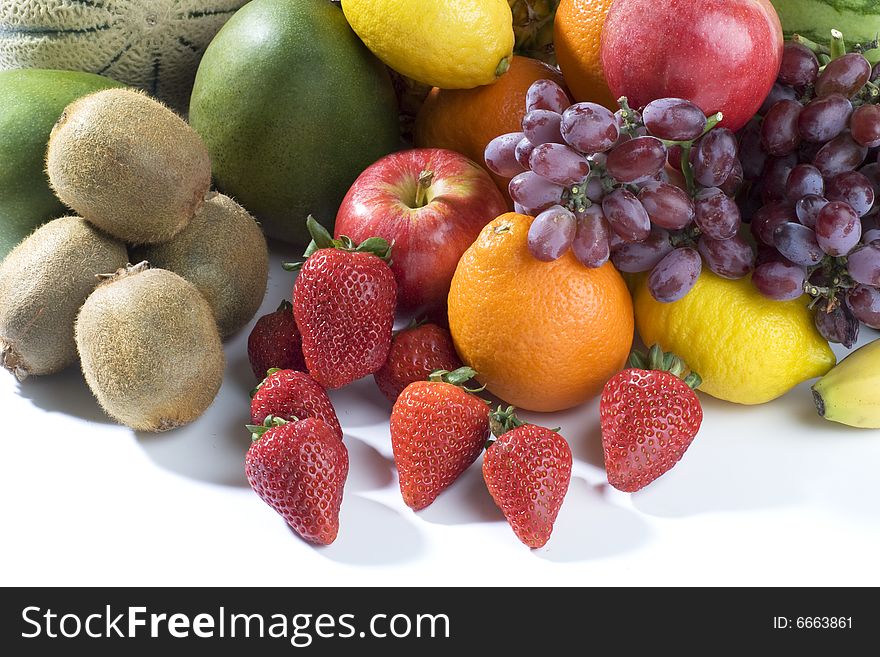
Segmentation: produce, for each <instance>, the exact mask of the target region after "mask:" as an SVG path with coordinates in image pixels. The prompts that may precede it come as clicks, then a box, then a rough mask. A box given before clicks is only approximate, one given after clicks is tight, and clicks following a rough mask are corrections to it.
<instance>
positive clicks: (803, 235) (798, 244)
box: [773, 221, 825, 267]
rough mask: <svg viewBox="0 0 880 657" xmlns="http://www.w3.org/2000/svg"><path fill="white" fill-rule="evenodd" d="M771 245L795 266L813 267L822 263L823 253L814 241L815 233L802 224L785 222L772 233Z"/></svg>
mask: <svg viewBox="0 0 880 657" xmlns="http://www.w3.org/2000/svg"><path fill="white" fill-rule="evenodd" d="M773 243H774V244H775V246H776V248H777V249H778V250H779V253H781V254H782V255H783V256H785V257H786V258H788V259H789V260H791V261H792V262H793V263H794V264H796V265H801V266H802V267H814V266H815V265H818V264H819V263H820V262H822V258H824V257H825V252H824V251H822V247H820V246H819V243H818V242H817V241H816V233H815V232H814V231H813V230H812V229H811V228H807V227H806V226H804V225H803V224H799V223H795V222H793V221H787V222H785V223H784V224H779V226H777V227H776V230H775V231H774V232H773Z"/></svg>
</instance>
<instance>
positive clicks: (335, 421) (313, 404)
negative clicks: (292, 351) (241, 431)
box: [251, 369, 342, 440]
mask: <svg viewBox="0 0 880 657" xmlns="http://www.w3.org/2000/svg"><path fill="white" fill-rule="evenodd" d="M270 415H271V416H274V417H279V418H281V419H282V420H289V421H293V420H297V419H300V420H304V419H306V418H307V417H314V418H318V419H319V420H323V421H324V422H326V423H327V424H328V425H329V426H330V428H331V429H333V431H334V433H336V435H337V436H338V437H339V440H342V428H341V427H340V426H339V418H337V417H336V411H335V410H333V404H331V403H330V398H329V397H328V396H327V393H326V392H325V391H324V388H322V387H321V386H320V385H319V384H318V382H317V381H315V380H314V379H313V378H312V377H310V376H309V375H308V374H306V373H305V372H297V371H296V370H275V369H272V370H269V372H268V376H267V377H266V378H265V380H264V381H263V382H262V383H261V384H260V385H258V386H257V387H256V388H255V389H254V391H253V393H252V396H251V422H252V423H253V424H262V423H263V422H264V421H265V420H266V418H267V417H269V416H270Z"/></svg>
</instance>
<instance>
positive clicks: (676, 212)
mask: <svg viewBox="0 0 880 657" xmlns="http://www.w3.org/2000/svg"><path fill="white" fill-rule="evenodd" d="M639 201H641V203H642V205H643V206H644V208H645V211H646V212H647V213H648V216H649V217H650V218H651V221H653V222H654V223H655V224H656V225H657V226H660V227H661V228H668V229H669V230H680V229H682V228H685V227H687V226H688V225H690V223H691V222H692V221H693V220H694V203H693V201H691V199H690V197H689V196H688V195H687V192H685V191H684V190H683V189H681V188H679V187H676V186H675V185H669V184H667V183H661V182H649V183H646V184H645V185H643V186H642V189H641V191H640V192H639Z"/></svg>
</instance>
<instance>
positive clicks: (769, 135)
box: [761, 100, 803, 157]
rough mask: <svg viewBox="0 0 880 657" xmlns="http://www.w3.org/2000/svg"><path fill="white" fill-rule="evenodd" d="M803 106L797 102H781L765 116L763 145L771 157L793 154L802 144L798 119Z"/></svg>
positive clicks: (762, 133)
mask: <svg viewBox="0 0 880 657" xmlns="http://www.w3.org/2000/svg"><path fill="white" fill-rule="evenodd" d="M801 109H803V106H802V105H801V104H800V103H799V102H798V101H796V100H780V101H779V102H778V103H776V104H775V105H774V106H773V107H771V108H770V110H769V111H768V112H767V114H766V116H764V123H763V124H762V125H761V145H762V146H763V147H764V150H765V151H767V153H769V154H770V155H774V156H776V157H781V156H783V155H788V154H789V153H793V152H794V151H795V149H796V148H797V147H798V144H800V143H801V135H800V133H799V132H798V117H799V116H800V114H801Z"/></svg>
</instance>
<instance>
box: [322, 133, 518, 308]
mask: <svg viewBox="0 0 880 657" xmlns="http://www.w3.org/2000/svg"><path fill="white" fill-rule="evenodd" d="M506 211H507V204H506V202H505V200H504V197H503V196H502V195H501V192H499V191H498V187H496V186H495V183H494V182H493V181H492V179H491V178H490V177H489V175H488V174H487V173H486V172H485V171H484V170H483V169H482V168H481V167H480V166H478V165H477V164H476V163H474V162H473V161H471V160H469V159H468V158H466V157H465V156H464V155H460V154H459V153H455V152H453V151H448V150H445V149H441V148H416V149H412V150H407V151H400V152H397V153H392V154H391V155H387V156H385V157H383V158H382V159H381V160H379V161H378V162H376V163H374V164H373V165H371V166H370V167H369V168H368V169H367V170H366V171H364V172H363V173H362V174H361V175H360V176H359V177H358V179H357V180H355V182H354V184H353V185H352V186H351V189H349V190H348V194H346V196H345V198H344V199H343V201H342V205H341V206H340V208H339V213H338V214H337V215H336V237H339V236H341V235H347V236H349V237H350V238H352V239H353V240H354V241H355V242H361V241H363V240H365V239H367V238H368V237H374V236H375V237H384V238H385V239H386V240H388V241H389V242H391V241H393V242H394V246H393V247H392V249H391V260H392V262H391V269H392V270H394V274H395V276H396V278H397V299H398V307H399V308H400V309H401V310H405V311H410V312H412V311H419V310H427V311H430V310H437V309H439V308H445V305H446V297H447V295H448V294H449V285H450V283H451V282H452V275H453V274H454V273H455V267H456V266H457V265H458V261H459V259H460V258H461V256H462V254H463V253H464V252H465V250H466V249H467V248H468V247H469V246H470V245H471V244H472V243H473V242H474V240H475V239H477V236H478V235H479V234H480V231H481V230H482V229H483V226H485V225H486V224H487V223H489V222H490V221H492V220H493V219H495V217H497V216H498V215H500V214H503V213H504V212H506Z"/></svg>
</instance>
